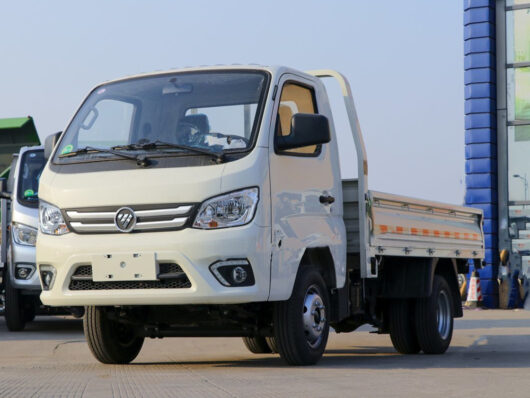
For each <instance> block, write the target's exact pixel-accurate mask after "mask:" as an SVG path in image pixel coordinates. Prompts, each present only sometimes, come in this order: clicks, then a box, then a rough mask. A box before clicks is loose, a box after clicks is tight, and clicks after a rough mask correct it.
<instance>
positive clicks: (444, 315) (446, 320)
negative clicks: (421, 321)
mask: <svg viewBox="0 0 530 398" xmlns="http://www.w3.org/2000/svg"><path fill="white" fill-rule="evenodd" d="M436 320H437V322H438V333H439V334H440V337H441V338H442V339H444V340H447V338H448V337H449V333H450V331H451V307H450V303H449V297H448V296H447V292H446V291H445V290H442V291H441V292H440V294H439V295H438V305H437V307H436Z"/></svg>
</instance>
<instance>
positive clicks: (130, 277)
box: [92, 252, 158, 282]
mask: <svg viewBox="0 0 530 398" xmlns="http://www.w3.org/2000/svg"><path fill="white" fill-rule="evenodd" d="M157 268H158V266H157V263H156V254H155V253H152V252H138V253H108V254H95V255H93V256H92V280H93V281H94V282H120V281H156V280H157V274H158V269H157Z"/></svg>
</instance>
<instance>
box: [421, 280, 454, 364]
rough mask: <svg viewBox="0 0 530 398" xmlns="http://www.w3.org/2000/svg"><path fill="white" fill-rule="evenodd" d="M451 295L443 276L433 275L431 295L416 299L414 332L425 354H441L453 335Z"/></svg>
mask: <svg viewBox="0 0 530 398" xmlns="http://www.w3.org/2000/svg"><path fill="white" fill-rule="evenodd" d="M453 317H454V307H453V295H452V294H451V289H450V288H449V284H448V283H447V281H446V280H445V278H444V277H442V276H440V275H435V276H434V281H433V288H432V295H431V296H430V297H427V298H422V299H418V300H416V307H415V319H416V334H417V336H418V342H419V344H420V347H421V349H422V351H423V352H424V353H425V354H443V353H444V352H445V351H446V350H447V348H448V347H449V344H450V343H451V338H452V337H453Z"/></svg>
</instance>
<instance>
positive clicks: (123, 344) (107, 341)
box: [83, 306, 144, 364]
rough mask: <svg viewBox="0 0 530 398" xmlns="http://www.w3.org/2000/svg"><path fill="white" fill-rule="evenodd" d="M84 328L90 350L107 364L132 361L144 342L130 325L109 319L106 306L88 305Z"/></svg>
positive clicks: (100, 360)
mask: <svg viewBox="0 0 530 398" xmlns="http://www.w3.org/2000/svg"><path fill="white" fill-rule="evenodd" d="M83 329H84V332H85V337H86V340H87V343H88V347H89V348H90V351H92V354H93V355H94V356H95V357H96V359H97V360H98V361H99V362H102V363H105V364H123V363H129V362H131V361H132V360H133V359H134V358H136V356H137V355H138V353H139V352H140V350H141V349H142V345H143V343H144V338H143V337H138V336H136V334H135V333H134V329H133V328H132V327H131V326H130V325H126V324H123V323H120V322H117V321H114V320H111V319H109V318H108V315H107V311H105V308H104V307H94V306H90V307H86V311H85V318H84V319H83Z"/></svg>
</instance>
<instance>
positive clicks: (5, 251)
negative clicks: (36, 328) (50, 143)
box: [1, 146, 46, 331]
mask: <svg viewBox="0 0 530 398" xmlns="http://www.w3.org/2000/svg"><path fill="white" fill-rule="evenodd" d="M45 163H46V160H45V158H44V148H43V147H37V146H34V147H22V148H21V150H20V152H19V153H18V154H16V155H15V156H13V161H12V163H11V171H10V174H9V177H8V179H7V184H6V188H7V189H6V191H4V192H3V195H2V196H3V198H2V199H1V200H2V202H3V203H2V237H3V242H2V257H3V258H5V259H6V261H5V262H6V266H5V271H4V275H3V279H4V282H5V308H4V316H5V319H6V326H7V328H8V329H9V330H11V331H18V330H22V329H23V328H24V326H25V324H26V323H27V322H30V321H32V320H33V318H34V317H35V314H36V312H37V309H38V308H39V306H40V304H41V303H40V300H39V294H40V292H41V285H40V280H39V273H38V272H37V267H36V262H35V243H36V239H37V229H38V220H39V200H38V187H39V178H40V175H41V173H42V170H43V168H44V165H45Z"/></svg>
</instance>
